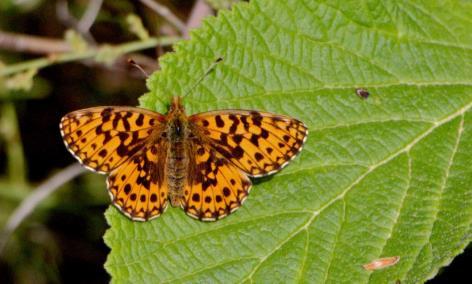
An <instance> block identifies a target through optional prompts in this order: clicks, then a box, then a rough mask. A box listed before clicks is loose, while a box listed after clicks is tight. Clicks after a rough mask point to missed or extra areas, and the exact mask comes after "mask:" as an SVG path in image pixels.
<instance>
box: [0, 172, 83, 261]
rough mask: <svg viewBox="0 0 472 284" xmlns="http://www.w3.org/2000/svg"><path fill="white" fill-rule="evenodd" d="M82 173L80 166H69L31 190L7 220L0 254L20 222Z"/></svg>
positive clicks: (1, 240)
mask: <svg viewBox="0 0 472 284" xmlns="http://www.w3.org/2000/svg"><path fill="white" fill-rule="evenodd" d="M83 172H85V169H84V168H83V167H82V166H81V165H80V164H73V165H70V166H68V167H67V168H65V169H63V170H62V171H60V172H58V173H57V174H55V175H54V176H52V177H51V178H49V179H48V180H46V181H45V182H44V183H43V184H41V185H40V186H38V187H37V188H36V189H35V190H33V191H32V192H31V194H30V195H29V196H28V197H26V198H25V199H24V200H23V202H21V203H20V205H19V206H18V207H17V208H16V209H15V211H14V212H13V213H12V214H11V216H10V218H8V221H7V223H6V226H5V228H4V229H3V232H2V233H1V235H0V254H1V253H2V251H3V249H4V248H5V245H6V244H7V242H8V239H9V238H10V236H11V234H12V233H13V232H14V231H15V230H16V228H18V226H19V225H20V224H21V222H23V221H24V220H25V219H26V217H28V216H29V215H30V214H31V212H33V210H34V209H35V208H36V207H37V206H38V204H40V203H41V202H42V201H43V200H44V199H46V198H47V197H49V196H50V195H51V194H52V193H53V192H54V191H56V190H58V189H59V188H60V187H61V186H62V185H64V184H65V183H67V182H68V181H70V180H71V179H73V178H75V177H77V176H78V175H80V174H82V173H83Z"/></svg>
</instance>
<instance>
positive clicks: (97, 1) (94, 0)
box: [77, 0, 103, 32]
mask: <svg viewBox="0 0 472 284" xmlns="http://www.w3.org/2000/svg"><path fill="white" fill-rule="evenodd" d="M102 4H103V0H90V1H89V5H88V6H87V10H86V11H85V13H84V14H83V16H82V18H81V19H80V21H79V23H78V24H77V29H78V30H79V31H80V32H88V31H89V30H90V28H91V27H92V25H93V23H94V22H95V19H96V18H97V15H98V12H99V11H100V8H101V7H102Z"/></svg>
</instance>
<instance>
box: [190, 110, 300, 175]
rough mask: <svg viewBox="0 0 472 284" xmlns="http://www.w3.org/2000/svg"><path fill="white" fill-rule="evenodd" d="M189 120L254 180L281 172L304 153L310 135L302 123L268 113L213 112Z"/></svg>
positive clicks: (218, 149)
mask: <svg viewBox="0 0 472 284" xmlns="http://www.w3.org/2000/svg"><path fill="white" fill-rule="evenodd" d="M189 120H190V122H191V123H193V125H194V127H196V128H198V129H199V130H196V131H201V132H202V133H203V135H205V136H206V137H208V138H209V139H210V142H211V144H212V146H213V147H214V149H216V150H217V151H218V152H220V153H221V154H222V155H223V156H224V157H225V158H227V159H228V160H230V161H231V162H232V163H233V164H234V165H236V166H237V167H238V168H240V169H241V170H243V171H244V172H245V173H247V174H249V175H250V176H253V177H261V176H265V175H269V174H272V173H275V172H277V171H279V170H281V169H282V168H283V167H284V166H285V165H287V164H288V162H289V161H290V160H292V159H293V158H294V157H295V156H296V155H297V154H298V153H299V152H300V151H301V149H302V147H303V143H304V142H305V140H306V137H307V134H308V129H307V127H306V126H305V125H304V124H303V123H302V122H301V121H299V120H296V119H294V118H291V117H288V116H283V115H276V114H272V113H268V112H258V111H247V110H223V111H211V112H205V113H200V114H196V115H192V116H191V117H190V118H189Z"/></svg>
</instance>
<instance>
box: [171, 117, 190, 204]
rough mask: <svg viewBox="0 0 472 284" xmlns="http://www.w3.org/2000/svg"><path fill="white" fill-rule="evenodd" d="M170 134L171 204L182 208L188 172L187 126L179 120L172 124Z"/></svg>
mask: <svg viewBox="0 0 472 284" xmlns="http://www.w3.org/2000/svg"><path fill="white" fill-rule="evenodd" d="M168 132H169V135H168V137H169V150H168V154H167V168H166V175H167V181H168V186H169V198H170V203H171V205H172V206H174V207H175V206H180V202H181V201H182V200H183V197H184V193H183V189H184V186H185V181H186V179H187V171H188V157H187V154H186V153H187V151H186V149H185V143H186V142H185V133H186V127H185V124H183V123H182V121H180V120H179V119H177V120H175V121H174V122H171V123H170V125H169V128H168Z"/></svg>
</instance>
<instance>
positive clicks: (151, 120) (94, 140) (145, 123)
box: [60, 107, 165, 173]
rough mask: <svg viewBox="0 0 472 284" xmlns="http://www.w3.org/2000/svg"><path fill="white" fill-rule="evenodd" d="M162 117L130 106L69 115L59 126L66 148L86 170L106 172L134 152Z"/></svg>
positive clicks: (157, 127) (96, 109)
mask: <svg viewBox="0 0 472 284" xmlns="http://www.w3.org/2000/svg"><path fill="white" fill-rule="evenodd" d="M164 121H165V116H163V115H161V114H159V113H156V112H152V111H149V110H145V109H141V108H134V107H94V108H88V109H82V110H78V111H74V112H71V113H69V114H67V115H65V116H64V117H63V118H62V120H61V123H60V129H61V134H62V137H63V139H64V143H65V144H66V147H67V149H68V150H69V151H70V152H71V153H72V155H74V157H76V158H77V160H79V162H80V163H82V164H83V165H85V166H86V167H87V168H88V169H90V170H93V171H97V172H100V173H108V172H110V171H112V170H113V169H115V168H117V167H119V166H120V165H121V164H122V163H124V162H125V161H126V160H127V159H129V158H130V157H132V156H133V155H134V154H135V153H137V152H138V151H139V150H140V149H141V148H142V147H143V145H144V144H145V142H146V140H147V138H148V137H149V136H150V135H151V133H152V132H153V131H159V128H162V127H163V126H164V124H163V122H164Z"/></svg>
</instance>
